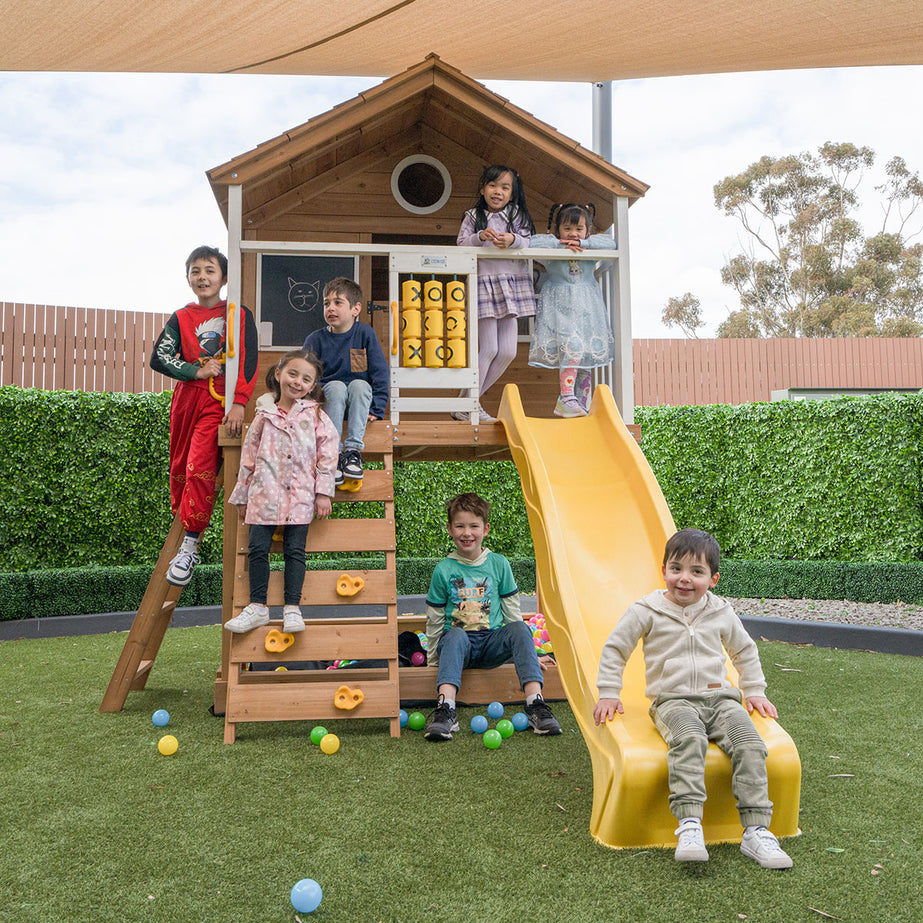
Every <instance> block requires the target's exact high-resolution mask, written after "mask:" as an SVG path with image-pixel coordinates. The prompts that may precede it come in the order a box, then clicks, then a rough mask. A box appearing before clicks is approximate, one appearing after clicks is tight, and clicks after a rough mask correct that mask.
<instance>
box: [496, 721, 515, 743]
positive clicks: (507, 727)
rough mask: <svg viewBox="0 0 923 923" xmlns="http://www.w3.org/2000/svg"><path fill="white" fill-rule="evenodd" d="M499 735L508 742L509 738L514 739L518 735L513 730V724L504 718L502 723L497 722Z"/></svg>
mask: <svg viewBox="0 0 923 923" xmlns="http://www.w3.org/2000/svg"><path fill="white" fill-rule="evenodd" d="M497 733H499V735H500V736H501V737H502V738H503V739H504V740H506V738H507V737H512V736H513V734H515V733H516V731H515V729H514V728H513V722H512V721H509V720H508V719H506V718H504V719H503V720H502V721H498V722H497Z"/></svg>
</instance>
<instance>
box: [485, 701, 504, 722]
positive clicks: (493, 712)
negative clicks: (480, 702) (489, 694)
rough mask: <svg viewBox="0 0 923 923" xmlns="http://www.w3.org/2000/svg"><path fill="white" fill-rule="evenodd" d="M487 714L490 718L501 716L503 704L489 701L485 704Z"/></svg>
mask: <svg viewBox="0 0 923 923" xmlns="http://www.w3.org/2000/svg"><path fill="white" fill-rule="evenodd" d="M487 715H488V717H490V718H494V719H497V718H502V717H503V706H502V705H501V704H500V703H499V702H491V703H490V705H488V706H487Z"/></svg>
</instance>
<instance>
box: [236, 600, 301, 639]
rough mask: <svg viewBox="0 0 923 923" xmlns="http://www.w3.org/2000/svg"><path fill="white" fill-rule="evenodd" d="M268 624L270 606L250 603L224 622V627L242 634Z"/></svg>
mask: <svg viewBox="0 0 923 923" xmlns="http://www.w3.org/2000/svg"><path fill="white" fill-rule="evenodd" d="M268 624H269V607H268V606H261V605H259V604H258V603H250V605H248V606H244V610H243V612H241V613H240V615H238V616H237V617H236V618H233V619H228V621H226V622H225V623H224V627H225V628H226V629H227V630H228V631H233V632H234V634H235V635H242V634H244V632H247V631H253V629H254V628H259V627H260V626H262V625H268ZM302 627H303V626H302Z"/></svg>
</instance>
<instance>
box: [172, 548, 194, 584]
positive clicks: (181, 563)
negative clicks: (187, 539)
mask: <svg viewBox="0 0 923 923" xmlns="http://www.w3.org/2000/svg"><path fill="white" fill-rule="evenodd" d="M198 563H199V556H198V555H197V554H196V553H195V552H194V551H186V550H185V549H184V548H180V550H179V552H178V553H177V555H176V557H175V558H174V559H173V560H172V561H171V562H170V566H169V567H168V568H167V583H172V584H173V586H186V584H187V583H189V581H190V580H192V569H193V568H194V567H195V566H196V564H198Z"/></svg>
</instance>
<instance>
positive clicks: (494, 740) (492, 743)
mask: <svg viewBox="0 0 923 923" xmlns="http://www.w3.org/2000/svg"><path fill="white" fill-rule="evenodd" d="M502 743H503V738H502V737H501V736H500V732H499V731H498V730H497V729H496V728H491V729H490V730H489V731H484V746H485V747H487V749H488V750H496V749H497V747H499V746H500V744H502Z"/></svg>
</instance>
